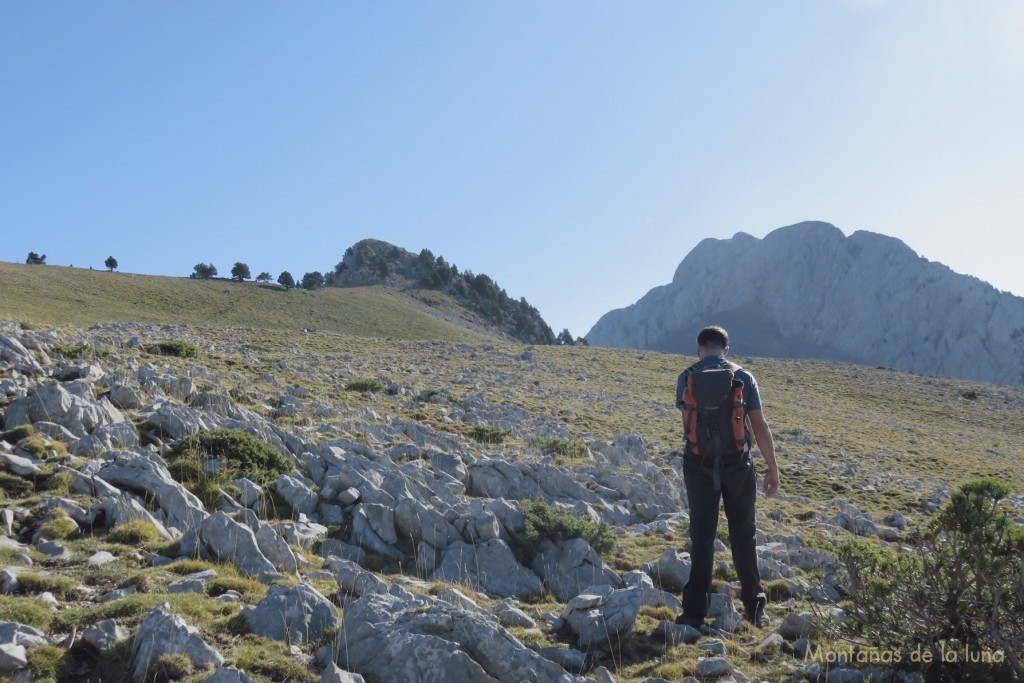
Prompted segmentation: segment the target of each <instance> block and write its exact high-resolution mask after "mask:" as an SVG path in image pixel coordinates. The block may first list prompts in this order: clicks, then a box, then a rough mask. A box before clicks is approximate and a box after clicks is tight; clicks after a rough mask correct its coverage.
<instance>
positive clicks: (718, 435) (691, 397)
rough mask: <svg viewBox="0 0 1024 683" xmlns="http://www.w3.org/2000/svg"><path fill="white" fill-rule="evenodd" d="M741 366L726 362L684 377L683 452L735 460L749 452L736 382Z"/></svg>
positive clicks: (740, 390) (740, 384) (738, 382)
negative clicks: (684, 441)
mask: <svg viewBox="0 0 1024 683" xmlns="http://www.w3.org/2000/svg"><path fill="white" fill-rule="evenodd" d="M739 369H740V366H738V365H733V364H732V363H728V362H725V363H723V364H722V365H720V366H713V367H710V368H707V369H706V370H696V369H694V370H693V371H692V372H690V373H689V374H688V375H687V376H686V391H685V393H684V394H683V420H684V423H685V425H686V449H687V451H689V452H691V453H693V454H695V455H699V456H701V458H702V459H703V458H708V457H715V461H716V467H715V469H716V472H717V469H718V467H717V462H718V461H719V459H721V458H734V457H737V456H740V455H742V454H744V453H747V452H749V451H750V445H751V441H752V440H751V437H750V430H749V427H748V425H747V412H746V404H745V403H744V402H743V381H742V380H739V379H737V378H736V371H737V370H739Z"/></svg>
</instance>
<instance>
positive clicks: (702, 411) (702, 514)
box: [676, 326, 779, 629]
mask: <svg viewBox="0 0 1024 683" xmlns="http://www.w3.org/2000/svg"><path fill="white" fill-rule="evenodd" d="M728 355H729V333H728V332H726V331H725V330H724V329H723V328H721V327H717V326H712V327H705V328H704V329H703V330H701V331H700V334H698V335H697V357H698V359H699V360H698V361H697V362H696V363H694V364H693V365H692V366H690V367H689V368H687V369H686V370H684V371H683V372H682V373H681V374H680V375H679V381H678V383H677V385H676V407H677V408H679V409H680V410H681V411H682V412H683V421H684V424H685V426H686V448H685V450H684V452H683V480H684V482H685V483H686V497H687V500H688V501H689V505H690V561H691V563H692V565H691V568H690V578H689V580H688V581H687V582H686V586H685V587H684V588H683V612H682V614H680V615H679V617H678V618H677V619H676V623H678V624H687V625H689V626H693V627H694V628H697V629H699V628H700V627H701V626H703V625H704V619H705V617H707V613H708V602H709V600H710V598H709V595H710V593H711V571H712V567H713V565H714V552H715V537H716V536H715V533H716V531H717V530H718V506H719V501H721V502H722V503H723V504H724V505H725V515H726V518H727V519H728V521H729V544H730V545H731V546H732V559H733V563H734V564H735V565H736V573H737V574H738V575H739V579H740V601H741V602H742V603H743V606H744V608H745V610H746V618H747V620H748V621H750V622H751V623H752V624H754V625H755V626H757V627H758V628H765V627H767V626H768V625H769V623H770V620H769V618H768V616H767V615H766V614H765V611H764V609H765V605H766V604H767V602H768V600H767V597H766V596H765V594H764V590H763V589H762V587H761V577H760V575H759V574H758V570H757V552H756V550H755V542H754V502H755V500H756V498H757V490H756V489H757V474H756V472H755V469H754V463H753V460H752V459H751V456H750V447H751V436H753V439H754V440H756V441H757V446H758V448H759V449H760V450H761V455H762V456H764V461H765V463H766V464H767V466H768V471H767V473H765V477H764V492H765V495H768V496H773V495H775V492H776V491H778V490H779V468H778V464H777V463H776V462H775V445H774V442H773V441H772V432H771V429H770V428H769V427H768V423H767V422H766V421H765V418H764V413H763V411H762V408H761V394H760V391H759V390H758V387H757V381H756V380H755V379H754V376H753V375H751V374H750V373H749V372H747V371H746V370H744V369H742V368H741V367H740V366H738V365H736V364H735V363H731V362H729V361H728V360H726V356H728Z"/></svg>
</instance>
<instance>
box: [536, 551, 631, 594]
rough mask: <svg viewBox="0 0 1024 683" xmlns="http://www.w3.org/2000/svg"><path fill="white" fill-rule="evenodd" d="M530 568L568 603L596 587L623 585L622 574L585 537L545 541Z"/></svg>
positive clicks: (545, 585)
mask: <svg viewBox="0 0 1024 683" xmlns="http://www.w3.org/2000/svg"><path fill="white" fill-rule="evenodd" d="M530 568H531V569H533V571H534V572H536V573H537V575H538V576H540V578H541V580H542V581H543V582H544V587H545V588H547V589H548V590H550V591H551V592H552V593H554V594H555V597H557V598H558V600H559V601H560V602H566V601H568V600H570V599H571V598H573V597H575V596H577V595H579V594H580V592H581V591H582V590H584V589H588V588H589V587H593V586H610V587H612V588H621V587H622V579H620V578H619V576H618V574H616V573H615V572H613V571H612V570H611V568H609V567H608V565H606V564H605V563H604V562H603V561H602V560H601V556H600V555H598V554H597V551H595V550H594V549H593V548H591V547H590V544H589V543H587V542H586V541H585V540H583V539H582V538H573V539H569V540H567V541H562V542H560V543H552V542H551V541H544V542H542V543H541V546H540V552H539V553H537V556H536V557H535V558H534V559H533V561H532V562H531V563H530Z"/></svg>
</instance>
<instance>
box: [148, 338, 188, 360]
mask: <svg viewBox="0 0 1024 683" xmlns="http://www.w3.org/2000/svg"><path fill="white" fill-rule="evenodd" d="M153 349H156V352H157V353H159V354H160V355H163V356H177V357H178V358H199V349H197V348H196V347H195V346H193V345H192V344H189V343H188V342H183V341H162V342H157V343H156V344H154V345H153V346H152V347H150V352H152V351H153Z"/></svg>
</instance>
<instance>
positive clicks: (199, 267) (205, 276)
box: [190, 263, 217, 280]
mask: <svg viewBox="0 0 1024 683" xmlns="http://www.w3.org/2000/svg"><path fill="white" fill-rule="evenodd" d="M190 277H193V278H198V279H200V280H209V279H210V278H211V277H217V266H215V265H213V264H212V263H197V264H196V265H194V266H193V267H192V275H191V276H190Z"/></svg>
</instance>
